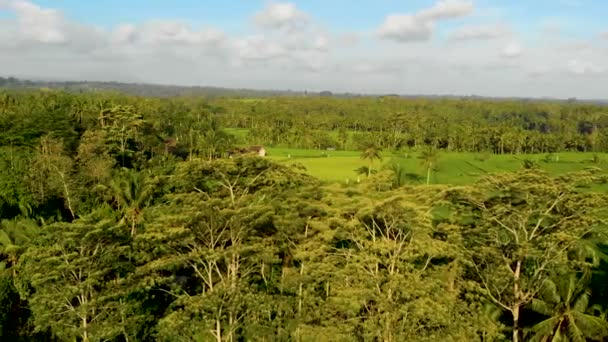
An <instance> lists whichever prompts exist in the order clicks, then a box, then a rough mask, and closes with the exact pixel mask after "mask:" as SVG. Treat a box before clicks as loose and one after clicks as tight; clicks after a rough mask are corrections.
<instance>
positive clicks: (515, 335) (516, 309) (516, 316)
mask: <svg viewBox="0 0 608 342" xmlns="http://www.w3.org/2000/svg"><path fill="white" fill-rule="evenodd" d="M518 341H519V304H516V305H514V306H513V342H518Z"/></svg>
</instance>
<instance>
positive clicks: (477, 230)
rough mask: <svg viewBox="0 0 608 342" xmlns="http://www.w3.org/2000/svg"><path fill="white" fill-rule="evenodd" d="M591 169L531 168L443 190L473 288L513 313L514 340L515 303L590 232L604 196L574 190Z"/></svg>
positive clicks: (569, 263)
mask: <svg viewBox="0 0 608 342" xmlns="http://www.w3.org/2000/svg"><path fill="white" fill-rule="evenodd" d="M590 177H591V178H592V176H590V175H588V174H586V175H578V177H576V176H573V177H562V178H555V177H550V176H549V175H547V174H546V173H543V172H542V171H538V170H525V171H521V172H518V173H510V174H498V175H495V176H490V177H488V178H485V179H484V180H483V181H481V182H479V183H478V184H477V186H476V188H461V189H456V190H452V191H448V194H449V196H453V197H451V201H452V203H455V205H456V208H457V209H458V210H457V211H455V213H456V214H455V215H456V216H457V217H455V222H456V223H457V224H459V225H462V226H464V227H466V228H464V231H463V236H464V240H463V241H464V246H465V248H466V254H467V255H468V260H469V263H470V267H471V269H472V272H474V274H476V278H477V280H478V281H479V287H480V291H481V292H482V293H483V294H484V295H485V296H487V298H488V299H489V300H491V301H492V302H494V303H495V304H496V305H497V306H499V307H501V308H502V309H503V310H505V311H506V312H508V313H509V314H511V316H512V318H513V321H512V322H513V324H512V339H513V341H514V342H517V341H519V340H521V338H522V327H521V322H520V316H521V310H522V308H523V307H525V306H526V305H527V304H529V303H530V302H531V301H532V300H533V299H534V298H535V296H536V294H537V293H539V291H540V290H541V289H542V287H543V284H544V283H545V281H546V280H547V279H548V277H549V276H550V274H551V271H552V270H554V269H556V268H566V269H569V270H571V271H572V272H574V271H576V270H577V269H580V268H581V267H583V266H581V264H580V262H578V261H573V260H572V259H571V258H570V257H569V253H571V252H575V251H576V250H577V249H578V248H579V246H580V244H581V242H582V241H583V240H584V239H585V238H588V237H591V236H593V233H594V232H595V230H596V229H598V227H600V226H601V225H602V224H603V220H602V218H601V216H600V215H599V213H598V209H599V208H598V204H599V203H605V202H606V197H605V196H603V195H600V194H596V195H590V194H587V193H581V192H580V191H577V189H576V186H577V185H580V184H581V183H582V182H586V181H590Z"/></svg>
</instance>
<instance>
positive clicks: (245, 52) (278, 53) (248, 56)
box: [235, 35, 288, 61]
mask: <svg viewBox="0 0 608 342" xmlns="http://www.w3.org/2000/svg"><path fill="white" fill-rule="evenodd" d="M235 48H236V52H237V54H238V55H237V56H238V58H240V59H242V60H245V61H247V60H270V59H275V58H280V57H287V55H288V51H287V50H286V49H285V48H284V47H283V46H281V45H280V44H278V43H276V42H274V41H271V40H268V39H266V38H265V37H264V36H262V35H257V36H251V37H247V38H242V39H237V40H236V41H235Z"/></svg>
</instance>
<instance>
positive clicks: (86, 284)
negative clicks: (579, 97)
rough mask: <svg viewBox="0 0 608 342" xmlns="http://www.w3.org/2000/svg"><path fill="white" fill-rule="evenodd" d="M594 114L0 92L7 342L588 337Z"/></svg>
mask: <svg viewBox="0 0 608 342" xmlns="http://www.w3.org/2000/svg"><path fill="white" fill-rule="evenodd" d="M603 111H604V110H603V109H602V108H600V107H595V106H589V105H582V104H553V103H542V104H535V103H520V102H514V101H513V102H511V101H504V102H496V103H495V102H490V101H488V102H479V101H473V100H437V101H430V100H419V99H409V100H405V99H398V98H357V99H348V100H345V99H335V98H317V97H306V98H305V99H299V98H288V97H285V98H269V99H264V100H258V99H246V100H244V99H228V98H221V99H214V100H210V101H203V100H201V99H194V98H185V97H184V98H171V99H159V98H139V97H130V96H124V95H119V94H101V93H89V94H80V95H74V94H67V93H62V92H53V91H44V92H35V91H31V92H27V91H24V92H19V93H9V92H7V93H2V94H0V167H1V170H2V171H3V172H0V219H2V221H0V334H1V335H0V339H2V340H5V339H6V340H57V341H210V340H215V341H291V340H295V341H352V340H359V341H437V340H446V341H502V340H508V339H512V340H515V341H519V340H538V341H549V340H552V341H554V340H557V337H558V336H559V337H560V339H561V340H573V341H577V340H581V341H582V340H585V339H590V340H593V339H595V340H601V339H602V338H606V337H607V335H608V331H607V324H606V317H605V313H606V310H608V302H607V301H606V300H607V298H608V294H607V293H606V290H605V286H604V284H605V280H606V274H608V271H607V270H608V268H607V264H608V263H607V262H606V258H605V255H604V254H605V246H606V245H608V244H607V243H606V229H607V224H606V223H607V222H606V219H607V218H608V211H607V210H606V209H605V208H606V207H608V206H607V204H608V203H607V202H608V198H607V196H606V195H605V192H602V191H597V190H598V189H600V190H601V189H602V186H604V187H605V184H606V181H607V177H606V175H605V173H604V171H602V167H603V166H605V165H604V162H603V155H602V154H600V153H601V152H602V151H604V150H605V149H606V148H608V140H607V139H605V135H606V133H607V132H608V131H607V130H608V126H606V124H607V123H608V121H606V120H604V119H603V117H604V114H603ZM225 127H230V128H229V129H226V128H225ZM231 133H234V134H235V135H238V138H235V137H234V136H232V135H231ZM236 143H239V144H242V145H250V144H265V145H267V146H266V147H268V150H269V152H270V153H269V156H270V157H267V158H261V157H258V156H238V155H232V158H227V152H228V151H234V149H233V145H234V144H236ZM288 147H291V148H288ZM294 148H302V149H294ZM330 150H331V152H330ZM383 151H384V152H383ZM575 151H589V152H588V154H585V153H579V152H575ZM522 153H534V154H530V155H527V156H525V157H521V158H520V157H519V156H517V155H518V154H522ZM558 153H559V156H560V159H559V160H558V159H557V157H556V156H558ZM592 154H597V156H598V157H597V158H594V159H595V160H591V161H590V160H589V159H590V157H589V156H591V155H592ZM383 155H384V157H385V158H386V161H385V160H384V159H383V158H382V156H383ZM412 156H419V157H420V158H418V159H416V158H412ZM439 156H441V158H439ZM522 158H525V159H524V164H526V165H527V166H528V167H525V166H526V165H524V168H522V167H521V166H522V165H521V164H522ZM543 158H544V160H545V161H546V162H545V163H540V164H537V163H535V162H530V160H543ZM525 160H528V162H526V161H525ZM439 161H441V168H439V167H438V165H439ZM383 162H385V165H384V166H381V164H382V163H383ZM543 170H545V171H543ZM581 170H582V171H581ZM511 171H516V172H511ZM573 171H576V172H575V173H572V172H573ZM357 172H358V173H359V174H362V175H366V176H367V177H365V178H366V179H364V180H360V179H358V178H357V181H353V180H352V177H356V176H357ZM509 172H511V173H509ZM311 175H314V176H317V177H319V178H320V179H321V180H320V179H316V178H314V177H312V176H311ZM420 175H425V176H426V177H424V176H420ZM322 180H337V181H340V183H341V184H331V183H324V182H322ZM425 181H426V182H425ZM431 181H432V182H431ZM345 183H346V184H345ZM420 183H426V186H421V185H420ZM431 183H436V185H432V186H430V184H431ZM28 217H29V218H28Z"/></svg>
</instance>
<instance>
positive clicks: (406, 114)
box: [214, 97, 608, 154]
mask: <svg viewBox="0 0 608 342" xmlns="http://www.w3.org/2000/svg"><path fill="white" fill-rule="evenodd" d="M214 103H216V104H217V105H218V106H220V107H222V108H224V109H225V115H224V116H222V123H223V124H224V125H225V126H227V127H239V128H247V129H249V130H250V131H249V134H250V136H249V139H250V140H255V141H258V142H259V143H263V144H267V145H280V146H286V147H294V148H316V149H325V148H328V147H335V148H342V149H356V148H357V147H358V142H360V141H363V140H365V141H374V142H375V143H377V144H378V145H379V146H380V147H382V148H384V149H391V150H394V149H409V148H420V147H421V146H433V147H437V148H440V149H444V150H447V151H459V152H492V153H501V154H502V153H554V152H560V151H597V152H599V151H606V150H608V139H607V138H606V137H607V134H606V133H607V132H608V109H607V107H603V106H597V105H590V104H578V103H559V102H555V103H552V102H538V103H537V102H530V101H495V102H492V101H480V100H467V99H462V100H426V99H407V100H406V99H400V98H394V97H384V98H356V99H335V98H320V97H316V98H273V99H259V100H257V101H256V100H249V101H243V100H239V99H224V100H216V101H214Z"/></svg>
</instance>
